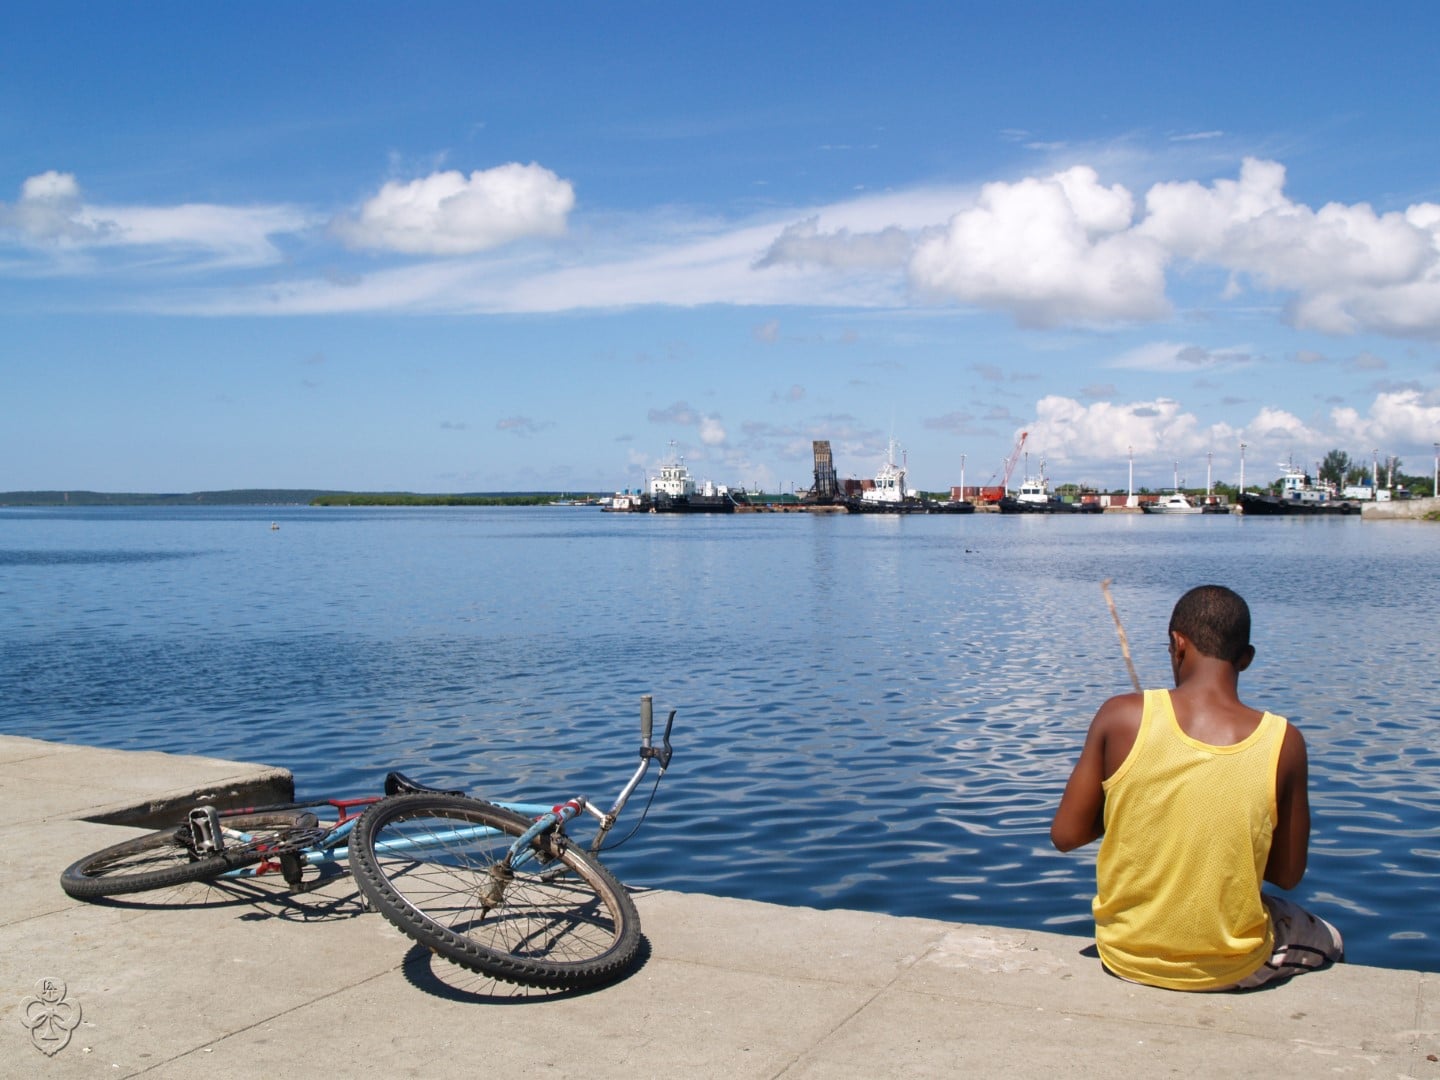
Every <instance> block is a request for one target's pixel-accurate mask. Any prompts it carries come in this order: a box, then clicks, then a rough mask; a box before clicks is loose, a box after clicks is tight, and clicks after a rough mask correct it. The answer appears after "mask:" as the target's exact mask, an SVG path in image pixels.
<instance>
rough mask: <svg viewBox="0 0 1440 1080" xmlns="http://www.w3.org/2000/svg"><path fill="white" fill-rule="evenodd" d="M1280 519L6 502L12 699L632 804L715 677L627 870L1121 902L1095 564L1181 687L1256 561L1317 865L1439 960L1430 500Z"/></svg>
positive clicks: (1351, 929) (1305, 895) (1158, 674)
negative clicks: (646, 747) (1222, 592)
mask: <svg viewBox="0 0 1440 1080" xmlns="http://www.w3.org/2000/svg"><path fill="white" fill-rule="evenodd" d="M272 519H274V520H278V522H279V523H280V524H281V526H282V528H281V529H280V530H278V531H272V530H270V529H269V522H270V521H271V520H272ZM1273 524H1274V525H1275V527H1273V528H1271V527H1268V525H1267V523H1262V522H1259V521H1243V522H1242V521H1236V520H1230V519H1206V520H1204V521H1197V522H1186V523H1182V525H1184V528H1183V529H1182V528H1169V527H1166V528H1163V529H1159V528H1155V527H1153V526H1154V525H1155V522H1153V521H1149V520H1147V519H1140V518H1119V519H1111V518H1105V519H1101V520H1088V519H1087V520H1085V521H1080V520H1074V521H1062V520H1058V519H1057V520H1053V521H1047V520H1040V519H1035V520H1021V519H1017V518H1003V517H1000V516H990V515H975V516H974V517H973V518H970V519H966V520H963V521H962V520H959V519H956V520H945V519H933V520H932V519H928V518H926V519H904V520H900V519H892V520H863V519H849V518H843V519H820V518H816V519H813V520H812V519H810V518H808V517H805V516H803V515H754V516H743V517H741V516H737V517H735V518H732V519H729V520H722V519H718V518H717V519H711V520H704V519H695V520H683V521H682V520H679V519H670V518H664V517H657V516H650V515H636V516H626V515H600V514H598V513H585V512H579V511H567V512H564V513H556V512H554V511H549V510H548V509H546V508H538V509H536V510H475V509H460V508H445V509H440V510H433V511H432V510H425V511H373V512H370V511H334V512H332V511H315V510H308V509H305V510H300V509H296V510H273V509H265V510H260V511H239V510H230V511H227V510H218V509H209V510H204V511H201V510H191V511H186V512H181V511H143V512H142V511H131V512H125V511H117V510H110V511H105V512H95V511H89V512H85V513H78V514H71V513H60V512H56V513H27V514H23V515H6V514H3V513H0V566H3V567H4V570H5V574H4V577H3V579H0V631H3V633H0V730H3V731H7V732H15V733H20V734H27V735H34V736H38V737H42V738H56V739H63V740H70V741H81V742H88V743H94V744H97V745H104V746H120V747H128V748H159V749H167V750H176V751H186V752H195V753H206V754H215V755H220V756H226V757H232V758H238V759H244V760H259V761H264V762H267V763H273V764H278V765H284V766H286V767H288V768H291V769H292V770H294V772H295V773H296V775H297V780H298V782H299V784H300V786H301V787H302V789H304V790H307V791H319V790H347V791H369V790H373V789H375V787H376V786H377V785H378V783H379V780H380V778H381V776H382V775H383V773H384V772H385V770H387V769H389V768H395V767H399V768H403V769H405V770H406V771H407V772H411V773H413V774H416V775H418V776H421V777H423V778H425V779H427V780H431V781H433V782H435V783H438V784H443V785H445V786H452V785H453V786H460V787H465V788H467V789H470V790H474V791H476V792H479V793H483V794H487V795H490V796H492V797H501V798H503V797H520V798H531V799H534V798H544V797H547V796H550V795H555V796H559V795H562V794H565V795H568V794H571V793H573V792H574V791H577V790H578V791H582V792H584V793H586V794H588V795H590V796H591V797H593V798H596V799H598V800H600V801H602V802H603V801H605V800H606V798H607V797H608V796H609V795H610V794H611V793H612V792H613V791H614V790H615V788H616V787H617V786H618V782H619V780H620V778H621V777H623V776H624V775H626V774H628V771H629V770H630V769H631V768H632V767H633V763H634V760H635V749H634V747H635V734H634V728H635V716H634V713H635V703H636V700H637V698H638V696H639V695H640V694H641V693H647V692H649V693H653V694H654V695H655V700H656V706H657V709H658V710H661V711H662V714H663V710H667V709H669V708H672V707H674V708H678V709H679V710H680V715H679V718H678V720H677V725H676V734H675V744H676V757H675V761H674V765H673V768H672V770H671V775H670V776H669V777H667V779H666V781H665V783H664V784H663V785H662V789H661V791H660V794H659V797H658V799H657V801H656V803H655V806H654V808H653V809H652V811H651V814H650V817H649V819H648V820H647V822H646V825H645V827H644V830H643V831H642V833H641V835H640V837H639V838H638V839H637V840H636V841H635V842H633V843H631V844H629V845H627V846H625V847H623V848H620V849H618V850H616V851H615V852H614V853H613V854H612V855H611V856H610V860H611V862H612V865H614V867H615V868H616V870H617V872H619V873H620V874H621V876H622V877H623V878H624V879H626V880H629V881H633V882H635V883H637V884H652V885H659V886H665V887H670V888H676V889H681V890H689V891H702V892H711V893H720V894H727V895H735V896H742V897H751V898H755V899H761V900H769V901H774V902H779V903H791V904H809V905H814V906H819V907H853V908H862V909H868V910H875V911H884V912H890V913H893V914H899V915H923V916H931V917H939V918H947V919H957V920H967V921H975V922H982V923H994V924H999V925H1008V926H1020V927H1027V926H1028V927H1038V928H1046V929H1060V930H1065V931H1067V932H1075V933H1087V932H1088V931H1089V929H1090V921H1089V920H1090V913H1089V904H1090V897H1091V895H1092V893H1093V884H1094V848H1093V846H1091V847H1090V848H1088V849H1085V850H1083V851H1081V852H1076V853H1071V854H1069V855H1061V854H1059V853H1057V852H1055V851H1054V850H1053V849H1052V848H1051V847H1050V844H1049V838H1048V830H1049V823H1050V817H1051V815H1052V814H1053V811H1054V806H1055V803H1056V801H1057V800H1058V798H1059V794H1060V790H1061V788H1062V787H1063V785H1064V782H1065V779H1066V777H1067V775H1068V773H1069V769H1070V766H1071V764H1072V763H1073V760H1074V757H1075V755H1076V753H1077V752H1078V750H1079V747H1080V744H1081V742H1082V740H1083V738H1084V734H1085V730H1086V726H1087V724H1088V722H1089V719H1090V717H1091V715H1093V713H1094V710H1095V708H1096V707H1097V706H1098V704H1099V703H1100V702H1101V701H1102V700H1103V699H1104V698H1105V697H1106V696H1108V695H1109V694H1112V693H1116V692H1120V691H1124V690H1126V689H1128V676H1127V673H1126V670H1125V667H1124V664H1123V661H1122V660H1121V658H1120V656H1119V652H1118V649H1117V647H1116V644H1115V633H1114V625H1113V623H1112V622H1111V620H1110V616H1109V613H1108V611H1107V609H1106V608H1105V606H1104V604H1103V601H1102V599H1101V596H1100V593H1099V589H1098V582H1099V581H1100V580H1102V579H1104V578H1114V579H1115V581H1116V584H1115V586H1114V592H1115V597H1116V600H1117V603H1118V604H1119V606H1120V610H1121V612H1122V615H1123V617H1124V620H1125V623H1126V627H1127V630H1128V632H1129V636H1130V640H1131V644H1132V648H1133V650H1134V654H1135V660H1136V664H1137V667H1138V668H1139V669H1140V672H1141V675H1142V677H1144V678H1145V679H1146V681H1147V682H1149V683H1150V684H1152V685H1159V684H1161V683H1162V681H1163V679H1164V678H1165V677H1166V676H1167V675H1168V667H1167V664H1166V661H1165V653H1164V646H1163V643H1164V640H1165V622H1166V619H1167V617H1168V613H1169V609H1170V606H1171V604H1173V602H1174V599H1175V596H1176V595H1177V594H1178V592H1179V591H1181V590H1182V589H1183V588H1184V587H1187V586H1188V585H1191V584H1196V583H1199V582H1200V581H1204V580H1222V581H1226V582H1228V583H1231V584H1234V585H1235V586H1236V587H1237V588H1238V589H1240V591H1241V592H1242V593H1244V594H1245V595H1246V596H1247V597H1248V598H1249V599H1250V601H1251V603H1252V606H1253V607H1254V609H1255V611H1256V646H1257V649H1258V653H1259V658H1258V660H1257V663H1256V665H1255V667H1254V668H1252V669H1251V671H1250V672H1249V673H1247V675H1246V677H1245V687H1246V693H1247V695H1248V696H1249V697H1250V698H1251V699H1252V700H1255V701H1257V702H1259V703H1262V704H1266V705H1269V706H1270V707H1272V708H1274V709H1276V711H1280V712H1283V713H1285V714H1286V715H1288V716H1289V717H1290V718H1291V719H1292V720H1293V721H1295V722H1296V723H1297V724H1298V725H1300V726H1301V728H1302V729H1303V730H1304V732H1305V735H1306V738H1307V741H1308V744H1309V748H1310V758H1311V796H1312V805H1313V811H1314V830H1313V837H1312V846H1311V857H1310V870H1309V872H1308V874H1307V876H1306V879H1305V882H1304V884H1303V886H1302V887H1301V888H1300V889H1298V890H1296V893H1295V895H1296V898H1297V899H1298V900H1299V901H1300V902H1302V903H1305V904H1307V905H1310V906H1313V907H1314V908H1315V910H1317V911H1318V912H1319V913H1321V914H1324V915H1326V916H1327V917H1330V918H1333V919H1334V920H1335V921H1336V922H1337V923H1338V924H1340V925H1341V928H1342V929H1343V930H1344V932H1345V935H1346V942H1347V948H1348V951H1349V954H1350V956H1351V957H1352V959H1355V960H1357V961H1362V962H1366V963H1374V964H1390V965H1396V966H1404V967H1417V966H1418V967H1422V968H1426V969H1429V970H1440V941H1437V939H1436V935H1434V934H1433V933H1432V932H1431V931H1432V924H1433V913H1434V911H1435V910H1437V909H1440V812H1437V811H1440V750H1437V739H1436V733H1437V730H1440V704H1437V702H1440V644H1437V641H1436V636H1435V633H1434V630H1433V613H1432V612H1431V611H1430V610H1429V605H1427V604H1426V603H1425V601H1424V599H1423V597H1421V595H1420V594H1421V592H1422V590H1418V589H1414V588H1412V587H1410V583H1413V582H1415V581H1422V580H1431V579H1433V578H1434V576H1435V571H1436V569H1437V563H1440V554H1437V550H1436V545H1435V544H1434V543H1433V539H1427V536H1426V535H1423V534H1425V530H1415V529H1410V530H1399V531H1396V530H1393V529H1385V528H1384V527H1383V526H1373V525H1368V524H1363V523H1360V522H1323V523H1321V522H1315V523H1299V524H1298V525H1297V524H1296V523H1290V522H1284V521H1280V522H1276V523H1273ZM1191 526H1193V528H1192V527H1191ZM1312 526H1313V527H1312ZM1356 582H1363V586H1356V585H1355V584H1354V583H1356ZM1342 611H1343V612H1344V618H1343V619H1341V618H1337V617H1336V615H1335V613H1336V612H1342ZM1382 658H1383V659H1382ZM1377 664H1380V665H1381V666H1383V670H1384V674H1383V676H1382V675H1380V674H1379V673H1378V671H1379V669H1378V668H1377ZM642 796H643V792H642ZM624 830H625V823H624V822H622V825H621V830H620V831H621V832H622V833H623V832H624Z"/></svg>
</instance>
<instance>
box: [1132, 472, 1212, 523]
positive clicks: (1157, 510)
mask: <svg viewBox="0 0 1440 1080" xmlns="http://www.w3.org/2000/svg"><path fill="white" fill-rule="evenodd" d="M1140 509H1141V510H1142V511H1144V512H1145V513H1147V514H1200V513H1203V512H1204V511H1203V510H1201V508H1200V507H1199V506H1196V505H1195V504H1194V503H1193V502H1191V501H1190V500H1189V498H1188V497H1186V495H1185V493H1184V492H1183V491H1181V490H1180V463H1179V462H1178V461H1177V462H1176V463H1175V490H1174V491H1173V492H1171V493H1170V494H1169V495H1166V496H1164V497H1163V498H1161V499H1160V500H1159V501H1158V502H1153V503H1141V504H1140Z"/></svg>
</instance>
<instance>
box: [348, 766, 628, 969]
mask: <svg viewBox="0 0 1440 1080" xmlns="http://www.w3.org/2000/svg"><path fill="white" fill-rule="evenodd" d="M529 826H530V822H529V821H527V820H526V819H525V818H523V817H521V816H520V815H518V814H515V813H512V812H511V811H509V810H506V809H503V808H502V807H498V806H494V805H492V804H490V803H487V802H482V801H480V800H479V799H471V798H468V797H465V796H453V795H427V794H420V795H401V796H396V797H393V798H389V799H385V800H383V801H381V802H378V803H376V804H375V805H374V806H372V807H370V808H369V809H368V810H366V811H365V813H364V814H363V815H362V816H361V818H360V820H359V821H358V822H357V823H356V825H355V831H354V832H353V833H352V834H351V836H350V869H351V872H352V873H353V874H354V877H355V883H356V884H357V885H358V886H359V887H360V891H361V892H362V893H364V894H365V897H366V899H367V900H369V902H370V904H371V906H372V907H374V908H375V909H376V910H377V911H379V912H380V913H381V914H382V915H384V916H385V918H386V919H388V920H389V921H390V922H392V923H393V924H394V925H395V926H397V927H398V928H399V929H400V930H401V931H402V932H404V933H405V934H406V935H408V936H409V937H411V938H413V939H414V940H416V941H418V942H419V943H420V944H422V945H424V946H426V947H427V948H429V949H432V950H433V951H435V952H437V953H439V954H440V955H441V956H443V957H444V958H445V959H447V960H449V961H451V962H453V963H455V964H458V965H460V966H461V967H464V968H468V969H470V970H471V971H477V972H480V973H481V974H484V975H489V976H492V977H494V978H497V979H503V980H505V981H506V982H513V983H520V984H522V985H526V986H539V987H545V988H547V989H579V988H589V987H594V986H599V985H601V984H603V983H606V982H611V981H613V980H615V979H617V978H619V977H620V976H621V975H622V974H624V972H625V971H626V970H627V969H628V968H629V967H630V966H631V964H632V963H633V962H634V960H635V956H636V954H637V953H638V951H639V948H640V914H639V912H637V911H636V910H635V903H634V901H632V900H631V899H630V895H629V893H627V892H626V891H625V887H624V886H623V885H621V884H620V882H619V881H617V880H616V879H615V876H614V875H613V874H612V873H611V872H610V871H609V870H608V869H606V868H605V867H604V866H603V865H602V864H601V863H600V862H599V861H598V860H596V859H595V857H594V856H592V855H590V854H588V853H587V852H585V851H584V850H583V849H581V848H579V847H577V846H574V845H571V844H568V843H561V844H556V843H555V842H554V841H553V840H552V839H551V838H548V837H541V838H540V839H538V840H537V841H535V850H536V851H537V852H543V853H544V855H543V857H542V858H536V859H531V860H528V861H527V862H526V864H525V865H522V866H519V867H515V868H514V869H513V871H512V873H511V875H510V876H508V877H506V876H505V875H504V874H503V873H502V872H501V871H500V870H499V869H498V867H499V864H501V863H502V861H503V860H504V857H505V854H506V852H507V851H509V849H510V846H511V845H512V844H513V843H514V841H515V838H516V837H518V836H520V835H521V834H522V833H523V832H525V830H526V829H527V828H529ZM492 868H496V869H492ZM497 875H498V877H500V878H504V881H503V895H499V896H497V895H494V894H495V892H496V881H497ZM487 893H489V894H490V895H491V899H490V900H489V901H488V902H485V901H482V900H481V897H482V896H484V895H486V894H487Z"/></svg>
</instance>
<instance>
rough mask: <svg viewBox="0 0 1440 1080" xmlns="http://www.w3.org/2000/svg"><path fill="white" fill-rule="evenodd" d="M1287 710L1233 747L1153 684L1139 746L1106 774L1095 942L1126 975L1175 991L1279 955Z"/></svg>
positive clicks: (1229, 978) (1213, 982)
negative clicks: (1279, 799)
mask: <svg viewBox="0 0 1440 1080" xmlns="http://www.w3.org/2000/svg"><path fill="white" fill-rule="evenodd" d="M1285 726H1286V721H1285V719H1284V718H1283V717H1280V716H1275V715H1273V714H1271V713H1266V714H1265V715H1264V717H1263V718H1262V719H1261V721H1260V724H1259V726H1257V727H1256V729H1255V730H1254V731H1253V732H1251V733H1250V735H1249V736H1248V737H1247V738H1245V739H1244V740H1243V741H1241V742H1238V743H1236V744H1235V745H1233V746H1211V745H1209V744H1208V743H1202V742H1199V741H1198V740H1196V739H1192V738H1191V737H1190V736H1188V735H1186V734H1185V732H1184V731H1182V730H1181V729H1180V725H1179V723H1177V722H1176V720H1175V710H1174V708H1173V706H1172V705H1171V702H1170V693H1169V691H1166V690H1147V691H1146V692H1145V709H1144V714H1143V716H1142V718H1141V721H1140V731H1139V733H1138V734H1137V735H1136V737H1135V745H1134V746H1133V747H1132V748H1131V750H1130V753H1129V755H1127V756H1126V758H1125V760H1124V761H1123V762H1121V764H1120V767H1119V768H1118V769H1116V770H1115V774H1114V775H1113V776H1111V777H1110V779H1108V780H1106V781H1105V783H1104V785H1103V786H1104V789H1105V836H1104V839H1103V840H1101V842H1100V854H1099V856H1098V858H1097V860H1096V866H1095V876H1096V883H1097V891H1096V896H1095V900H1094V903H1093V904H1092V909H1093V910H1094V913H1095V943H1096V946H1097V947H1098V949H1099V951H1100V959H1101V960H1103V961H1104V963H1105V966H1106V967H1108V968H1109V969H1110V970H1111V971H1113V972H1115V974H1117V975H1121V976H1124V977H1125V978H1127V979H1133V980H1134V981H1136V982H1141V983H1147V984H1149V985H1152V986H1163V987H1168V988H1169V989H1172V990H1205V989H1210V988H1213V987H1218V986H1225V985H1228V984H1229V983H1233V982H1236V981H1237V980H1239V979H1243V978H1245V977H1246V976H1247V975H1250V974H1252V973H1253V972H1255V971H1256V970H1258V969H1259V967H1260V966H1261V965H1262V964H1264V963H1265V961H1266V960H1268V959H1269V958H1270V954H1271V952H1272V951H1273V950H1272V942H1273V935H1272V932H1271V929H1270V919H1269V916H1268V915H1267V914H1266V911H1265V905H1264V904H1263V903H1261V901H1260V885H1261V883H1262V882H1263V881H1264V878H1265V863H1266V862H1267V860H1268V859H1269V858H1270V841H1271V837H1272V836H1273V835H1274V829H1275V819H1276V808H1275V770H1276V766H1277V765H1278V763H1279V760H1280V744H1281V742H1282V741H1283V740H1284V738H1285Z"/></svg>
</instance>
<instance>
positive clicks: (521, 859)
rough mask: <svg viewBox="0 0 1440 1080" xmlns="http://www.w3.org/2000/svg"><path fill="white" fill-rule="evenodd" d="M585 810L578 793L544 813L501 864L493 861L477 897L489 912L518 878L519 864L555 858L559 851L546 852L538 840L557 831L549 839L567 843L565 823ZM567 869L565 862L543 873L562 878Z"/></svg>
mask: <svg viewBox="0 0 1440 1080" xmlns="http://www.w3.org/2000/svg"><path fill="white" fill-rule="evenodd" d="M584 809H585V799H584V798H583V797H582V796H577V797H575V798H573V799H569V800H567V801H566V802H563V803H561V804H560V805H559V806H556V807H553V808H552V809H551V810H550V812H549V813H548V814H541V815H540V817H538V818H536V819H535V821H534V823H533V824H531V826H530V827H529V828H528V829H526V830H525V831H524V832H523V833H521V834H520V835H519V836H518V837H516V838H515V842H514V843H513V844H511V845H510V850H509V851H507V852H506V853H505V857H504V858H503V859H501V860H500V861H499V862H497V863H492V864H491V865H490V867H489V869H488V870H487V871H486V875H485V881H483V882H482V883H481V885H480V889H479V892H478V894H477V897H478V899H479V901H480V906H481V908H483V909H484V910H485V911H487V912H488V911H489V910H490V909H491V908H495V907H499V906H500V904H501V903H502V902H503V901H504V899H505V890H506V888H507V887H508V886H509V884H510V883H511V882H512V881H514V880H515V867H517V866H523V865H524V864H525V863H527V862H529V861H530V860H531V859H537V858H538V859H541V860H545V859H546V857H547V856H550V857H553V856H554V855H555V854H557V852H546V851H542V850H539V849H538V848H537V846H536V842H537V841H538V840H539V839H540V837H541V836H543V835H544V834H545V833H547V832H553V835H552V836H551V837H550V839H549V842H550V843H553V844H563V843H564V842H565V839H566V838H565V834H564V828H565V823H566V822H567V821H569V820H570V819H571V818H573V817H575V816H576V815H577V814H579V813H580V812H581V811H582V810H584ZM564 872H565V867H564V865H563V864H562V865H561V866H559V867H555V868H552V870H551V871H547V872H545V873H542V875H541V877H542V878H543V879H544V880H550V879H551V875H552V874H553V875H554V876H555V877H558V876H559V875H560V874H563V873H564Z"/></svg>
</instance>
